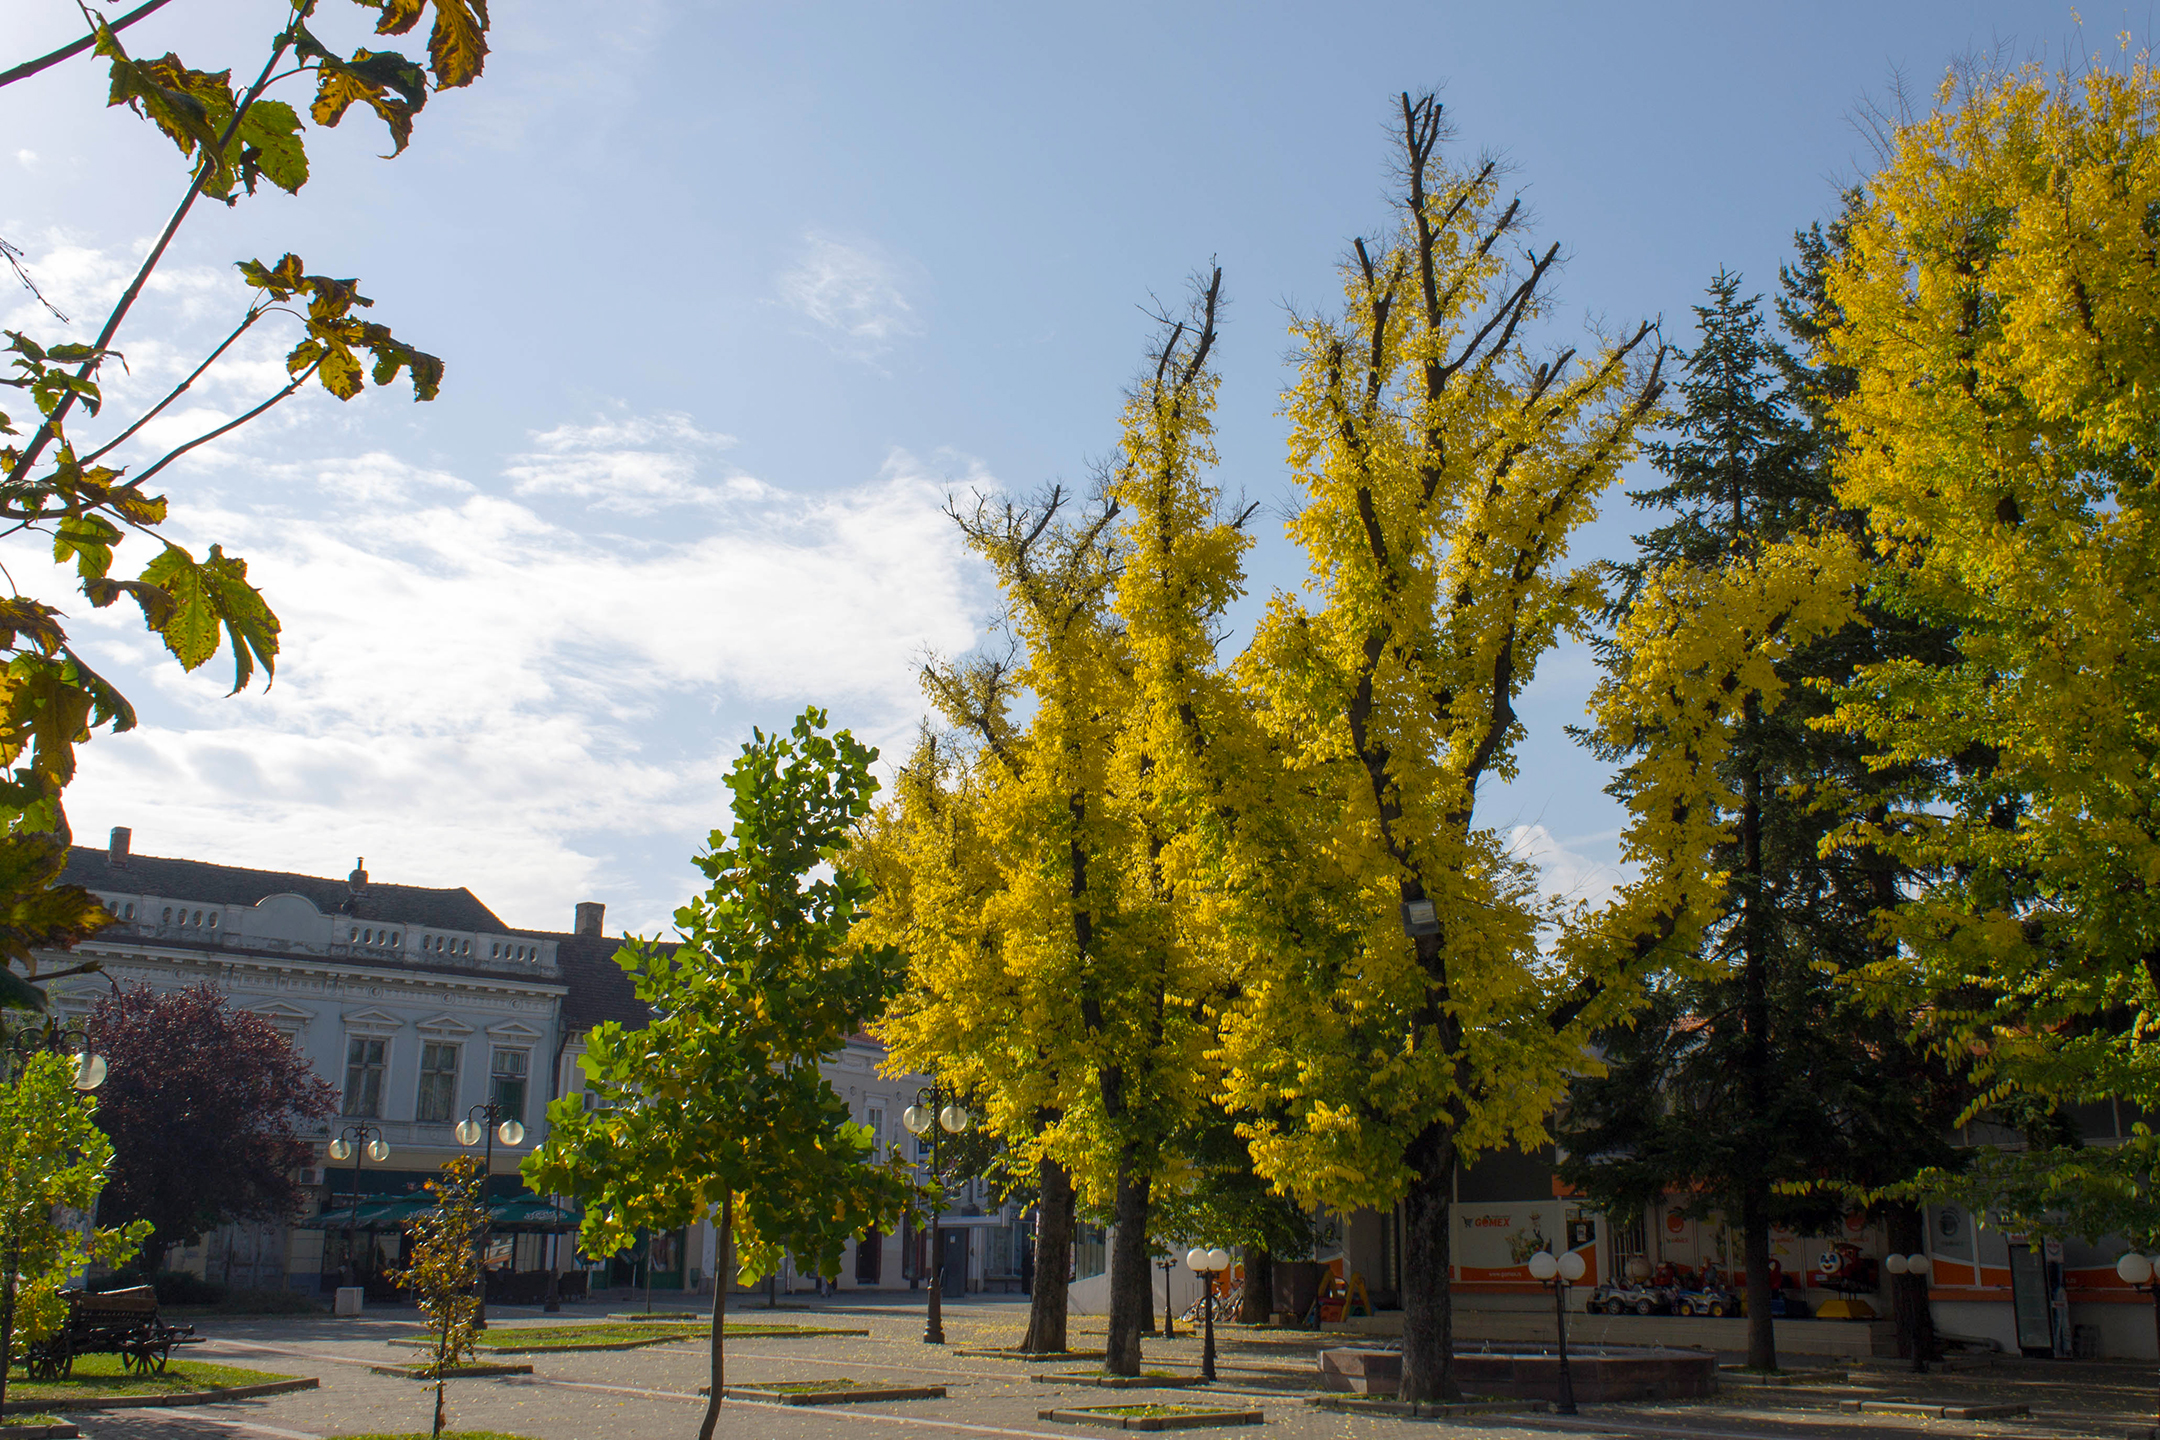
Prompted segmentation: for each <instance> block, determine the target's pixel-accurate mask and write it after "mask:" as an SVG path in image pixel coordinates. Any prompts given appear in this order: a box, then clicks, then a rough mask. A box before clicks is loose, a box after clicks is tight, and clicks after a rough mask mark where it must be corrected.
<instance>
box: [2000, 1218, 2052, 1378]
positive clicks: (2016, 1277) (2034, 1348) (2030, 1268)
mask: <svg viewBox="0 0 2160 1440" xmlns="http://www.w3.org/2000/svg"><path fill="white" fill-rule="evenodd" d="M2010 1308H2011V1309H2012V1310H2013V1311H2015V1312H2016V1315H2017V1338H2018V1349H2020V1350H2022V1351H2024V1352H2025V1353H2026V1354H2027V1355H2052V1354H2054V1353H2055V1341H2054V1337H2053V1335H2052V1333H2051V1332H2050V1331H2049V1329H2048V1291H2047V1266H2046V1264H2045V1263H2044V1261H2043V1260H2042V1259H2041V1255H2040V1248H2039V1247H2038V1246H2037V1245H2012V1246H2011V1247H2010Z"/></svg>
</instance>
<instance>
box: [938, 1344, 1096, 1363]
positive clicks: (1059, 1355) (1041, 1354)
mask: <svg viewBox="0 0 2160 1440" xmlns="http://www.w3.org/2000/svg"><path fill="white" fill-rule="evenodd" d="M952 1353H953V1354H955V1355H966V1356H969V1357H970V1358H975V1359H983V1360H1059V1361H1072V1360H1100V1359H1102V1358H1103V1352H1102V1351H1100V1350H1004V1349H989V1350H986V1349H983V1348H982V1347H980V1346H962V1347H959V1348H957V1349H955V1350H953V1352H952Z"/></svg>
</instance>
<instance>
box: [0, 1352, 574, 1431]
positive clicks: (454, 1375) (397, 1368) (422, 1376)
mask: <svg viewBox="0 0 2160 1440" xmlns="http://www.w3.org/2000/svg"><path fill="white" fill-rule="evenodd" d="M367 1368H368V1373H369V1374H371V1375H389V1376H392V1377H394V1378H396V1379H399V1380H428V1381H432V1380H434V1378H435V1377H434V1376H433V1375H430V1374H429V1373H428V1367H427V1366H425V1365H370V1366H368V1367H367ZM532 1373H533V1367H532V1366H530V1365H457V1366H453V1367H452V1368H451V1370H450V1373H449V1374H448V1375H447V1376H445V1377H444V1378H445V1379H449V1380H485V1379H486V1378H487V1377H488V1376H490V1375H530V1374H532ZM0 1440H6V1437H4V1436H0Z"/></svg>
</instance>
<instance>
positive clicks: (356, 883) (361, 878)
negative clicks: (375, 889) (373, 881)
mask: <svg viewBox="0 0 2160 1440" xmlns="http://www.w3.org/2000/svg"><path fill="white" fill-rule="evenodd" d="M345 883H346V884H347V885H349V886H351V887H352V892H353V894H355V895H357V894H359V893H360V892H361V891H362V890H365V889H367V856H365V855H363V856H361V857H360V858H359V859H357V860H355V861H353V862H352V874H350V875H348V876H346V877H345Z"/></svg>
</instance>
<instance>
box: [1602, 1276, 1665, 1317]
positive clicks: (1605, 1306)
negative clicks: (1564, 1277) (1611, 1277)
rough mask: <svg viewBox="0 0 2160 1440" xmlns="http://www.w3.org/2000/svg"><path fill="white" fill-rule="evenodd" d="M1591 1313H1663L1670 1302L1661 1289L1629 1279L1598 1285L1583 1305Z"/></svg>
mask: <svg viewBox="0 0 2160 1440" xmlns="http://www.w3.org/2000/svg"><path fill="white" fill-rule="evenodd" d="M1583 1308H1584V1309H1586V1310H1588V1311H1589V1312H1590V1313H1591V1314H1592V1315H1663V1314H1664V1313H1665V1312H1666V1311H1667V1310H1669V1309H1671V1308H1672V1302H1671V1301H1670V1300H1669V1299H1668V1298H1667V1297H1666V1294H1665V1292H1664V1291H1662V1290H1655V1289H1652V1288H1651V1287H1650V1286H1648V1285H1643V1284H1640V1283H1638V1282H1636V1281H1633V1280H1630V1281H1627V1282H1626V1283H1625V1284H1620V1285H1600V1286H1598V1287H1597V1288H1596V1289H1595V1290H1592V1291H1591V1292H1590V1299H1589V1302H1588V1303H1587V1304H1586V1305H1584V1307H1583Z"/></svg>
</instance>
